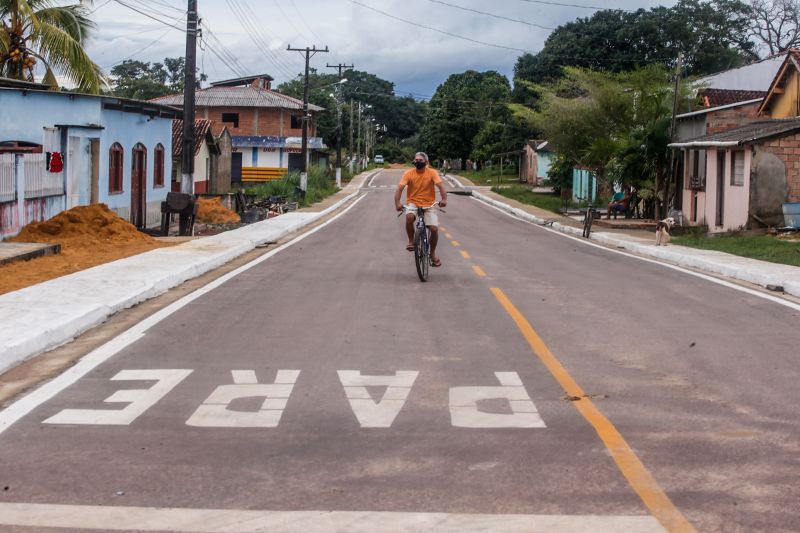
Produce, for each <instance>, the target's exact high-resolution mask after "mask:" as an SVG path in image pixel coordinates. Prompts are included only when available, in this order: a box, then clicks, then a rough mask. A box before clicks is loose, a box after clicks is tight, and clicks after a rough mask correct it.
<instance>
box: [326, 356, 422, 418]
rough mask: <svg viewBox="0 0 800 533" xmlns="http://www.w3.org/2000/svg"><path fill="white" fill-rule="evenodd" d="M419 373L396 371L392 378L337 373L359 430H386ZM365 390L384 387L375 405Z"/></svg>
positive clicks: (341, 371)
mask: <svg viewBox="0 0 800 533" xmlns="http://www.w3.org/2000/svg"><path fill="white" fill-rule="evenodd" d="M418 374H419V372H417V371H415V370H398V371H397V372H395V374H394V375H393V376H364V375H362V374H361V371H360V370H339V380H340V381H341V382H342V386H344V393H345V395H346V396H347V400H348V401H349V402H350V407H351V408H352V409H353V413H354V414H355V415H356V419H358V423H359V424H361V427H362V428H388V427H391V425H392V422H394V419H395V418H396V417H397V415H398V414H399V413H400V410H401V409H402V408H403V405H404V404H405V403H406V398H408V393H409V392H411V387H412V386H413V385H414V380H416V379H417V375H418ZM367 387H386V392H384V394H383V397H382V398H381V399H380V400H379V401H377V402H376V401H375V400H373V399H372V396H370V394H369V391H368V390H367Z"/></svg>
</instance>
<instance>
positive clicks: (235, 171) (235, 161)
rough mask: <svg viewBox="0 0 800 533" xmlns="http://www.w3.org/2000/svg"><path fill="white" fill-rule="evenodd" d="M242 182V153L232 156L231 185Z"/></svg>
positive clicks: (235, 153) (234, 153)
mask: <svg viewBox="0 0 800 533" xmlns="http://www.w3.org/2000/svg"><path fill="white" fill-rule="evenodd" d="M241 182H242V152H233V153H232V154H231V183H241Z"/></svg>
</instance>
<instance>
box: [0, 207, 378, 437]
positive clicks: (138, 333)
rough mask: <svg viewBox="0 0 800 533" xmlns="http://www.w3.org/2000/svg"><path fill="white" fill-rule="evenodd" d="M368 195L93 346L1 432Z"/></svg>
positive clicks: (8, 411)
mask: <svg viewBox="0 0 800 533" xmlns="http://www.w3.org/2000/svg"><path fill="white" fill-rule="evenodd" d="M365 196H366V193H362V194H361V196H359V197H358V198H356V199H355V200H354V201H353V203H351V204H350V205H349V206H347V207H346V208H345V209H344V210H342V212H341V213H339V214H337V215H336V216H334V217H332V218H330V219H329V220H326V221H325V222H323V223H322V224H320V225H319V226H317V227H315V228H312V229H310V230H309V231H307V232H305V233H303V234H302V235H298V236H297V237H295V238H294V239H292V240H291V241H289V242H287V243H285V244H282V245H281V246H279V247H277V248H275V249H274V250H270V251H269V252H267V253H265V254H264V255H262V256H260V257H257V258H256V259H253V260H252V261H250V262H249V263H247V264H245V265H242V266H240V267H239V268H237V269H236V270H232V271H231V272H228V273H227V274H225V275H223V276H220V277H219V278H217V279H215V280H214V281H212V282H210V283H208V284H207V285H204V286H202V287H200V288H199V289H197V290H195V291H194V292H192V293H190V294H187V295H186V296H184V297H183V298H181V299H179V300H177V301H175V302H173V303H171V304H170V305H168V306H167V307H165V308H163V309H161V310H159V311H157V312H155V313H153V314H152V315H150V316H149V317H147V318H145V319H144V320H142V321H141V322H139V323H138V324H136V325H134V326H132V327H131V328H129V329H127V330H125V331H124V332H122V333H120V334H119V335H117V336H116V337H114V338H113V339H111V340H110V341H108V342H106V343H105V344H103V345H102V346H99V347H97V348H95V349H94V350H92V351H91V352H89V353H88V354H86V355H84V356H83V357H82V358H81V359H80V360H79V361H78V363H77V364H76V365H74V366H72V367H71V368H69V369H67V370H66V371H65V372H64V373H63V374H60V375H59V376H57V377H55V378H54V379H52V380H51V381H48V382H47V383H45V384H44V385H42V386H41V387H39V388H37V389H35V390H33V391H32V392H31V393H29V394H28V395H26V396H24V397H22V398H20V399H19V400H17V401H16V402H14V403H12V404H11V405H9V406H8V407H6V408H5V409H4V410H3V411H0V434H2V433H3V432H4V431H5V430H7V429H8V428H9V427H11V425H12V424H14V423H15V422H17V421H18V420H19V419H21V418H22V417H24V416H26V415H27V414H28V413H30V412H31V411H33V410H34V409H36V408H37V407H39V406H40V405H42V404H43V403H44V402H46V401H48V400H49V399H51V398H53V397H54V396H55V395H56V394H58V393H59V392H61V391H63V390H64V389H66V388H67V387H69V386H70V385H72V384H73V383H75V382H76V381H78V380H79V379H80V378H82V377H83V376H85V375H86V374H87V373H89V372H90V371H92V370H93V369H94V368H96V367H97V366H98V365H100V364H102V363H103V362H105V361H107V360H108V359H109V358H110V357H112V356H114V355H116V354H117V353H118V352H119V351H121V350H122V349H124V348H125V347H127V346H130V345H131V344H133V343H134V342H136V341H137V340H139V339H140V338H142V337H143V336H144V334H145V332H146V331H147V330H148V329H150V328H151V327H153V326H155V325H156V324H158V323H159V322H161V321H162V320H164V319H165V318H167V317H168V316H170V315H171V314H173V313H174V312H176V311H178V310H180V309H182V308H183V307H185V306H187V305H188V304H190V303H191V302H193V301H194V300H196V299H198V298H200V297H201V296H203V295H204V294H206V293H209V292H211V291H212V290H214V289H216V288H217V287H219V286H220V285H222V284H223V283H225V282H227V281H229V280H230V279H232V278H234V277H236V276H238V275H239V274H241V273H242V272H245V271H247V270H250V269H251V268H253V267H254V266H256V265H258V264H259V263H263V262H264V261H266V260H267V259H269V258H270V257H272V256H274V255H275V254H277V253H279V252H281V251H283V250H285V249H286V248H288V247H290V246H292V245H294V244H297V243H298V242H300V241H302V240H303V239H305V238H306V237H308V236H310V235H313V234H314V233H316V232H318V231H319V230H321V229H322V228H324V227H325V226H327V225H328V224H331V223H332V222H334V221H336V220H337V219H339V218H340V217H342V216H344V215H345V214H346V213H347V212H348V211H350V210H351V209H352V208H353V207H355V206H356V204H357V203H358V202H360V201H361V200H363V199H364V197H365Z"/></svg>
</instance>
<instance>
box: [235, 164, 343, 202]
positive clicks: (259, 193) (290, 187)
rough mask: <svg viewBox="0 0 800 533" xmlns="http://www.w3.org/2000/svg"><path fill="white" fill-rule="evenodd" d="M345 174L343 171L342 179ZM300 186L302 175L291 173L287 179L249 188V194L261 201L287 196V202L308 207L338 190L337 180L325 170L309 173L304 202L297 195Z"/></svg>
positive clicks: (313, 170)
mask: <svg viewBox="0 0 800 533" xmlns="http://www.w3.org/2000/svg"><path fill="white" fill-rule="evenodd" d="M344 177H345V172H344V171H342V179H344ZM299 186H300V173H299V172H291V173H289V174H287V175H286V177H285V178H283V179H280V180H275V181H268V182H266V183H260V184H258V185H254V186H252V187H247V189H246V192H247V194H253V195H255V196H256V197H257V198H259V199H263V198H267V197H268V196H285V197H286V199H287V200H291V201H296V202H298V203H299V204H300V207H308V206H309V205H312V204H315V203H317V202H319V201H321V200H324V199H325V198H327V197H328V196H330V195H332V194H334V193H335V192H336V191H337V189H336V179H335V178H331V177H330V176H328V175H327V173H326V172H325V170H324V169H321V168H312V169H310V170H309V172H308V189H307V190H306V196H305V199H304V200H303V201H301V200H300V198H299V197H298V196H297V194H296V193H295V188H296V187H299Z"/></svg>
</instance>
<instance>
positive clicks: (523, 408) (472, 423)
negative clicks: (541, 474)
mask: <svg viewBox="0 0 800 533" xmlns="http://www.w3.org/2000/svg"><path fill="white" fill-rule="evenodd" d="M494 375H495V376H497V380H498V381H499V382H500V385H501V386H500V387H453V388H451V389H450V422H451V423H452V424H453V426H454V427H459V428H543V427H546V426H545V424H544V421H543V420H542V418H541V417H540V416H539V412H538V411H537V410H536V406H535V405H534V404H533V401H531V399H530V397H529V396H528V393H527V392H526V391H525V387H524V386H523V385H522V381H521V380H520V379H519V375H518V374H517V373H516V372H495V373H494ZM481 400H508V404H509V406H510V407H511V413H487V412H485V411H481V410H480V409H479V408H478V402H479V401H481Z"/></svg>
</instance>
